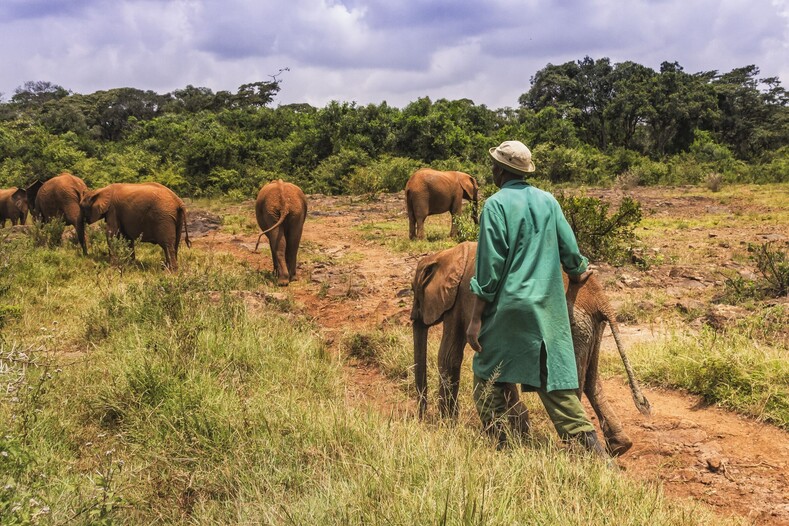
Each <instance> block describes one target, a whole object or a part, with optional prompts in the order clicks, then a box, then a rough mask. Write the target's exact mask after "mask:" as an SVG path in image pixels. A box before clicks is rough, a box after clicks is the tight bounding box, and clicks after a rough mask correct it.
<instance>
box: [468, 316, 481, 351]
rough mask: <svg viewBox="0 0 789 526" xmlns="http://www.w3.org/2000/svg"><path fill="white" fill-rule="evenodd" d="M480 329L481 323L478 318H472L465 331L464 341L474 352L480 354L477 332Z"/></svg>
mask: <svg viewBox="0 0 789 526" xmlns="http://www.w3.org/2000/svg"><path fill="white" fill-rule="evenodd" d="M481 328H482V321H481V320H480V319H479V318H472V319H471V321H470V322H469V324H468V328H467V329H466V339H467V340H468V344H469V345H470V346H471V348H472V349H474V352H482V346H481V345H480V344H479V331H480V329H481Z"/></svg>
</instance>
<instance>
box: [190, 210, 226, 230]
mask: <svg viewBox="0 0 789 526" xmlns="http://www.w3.org/2000/svg"><path fill="white" fill-rule="evenodd" d="M186 225H187V228H188V229H189V237H202V236H205V235H208V233H209V232H213V231H214V230H219V227H220V226H222V218H221V217H220V216H219V215H217V214H215V213H213V212H209V211H208V210H199V209H197V210H187V212H186Z"/></svg>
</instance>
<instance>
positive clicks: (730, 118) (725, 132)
mask: <svg viewBox="0 0 789 526" xmlns="http://www.w3.org/2000/svg"><path fill="white" fill-rule="evenodd" d="M757 75H759V68H757V67H756V66H754V65H750V66H745V67H742V68H736V69H733V70H732V71H730V72H729V73H725V74H723V75H720V76H717V77H716V78H715V79H714V80H713V81H712V87H713V89H714V90H715V94H716V95H717V102H718V107H719V108H720V111H721V118H720V120H719V121H718V127H717V130H718V134H719V137H720V139H721V140H722V141H723V142H725V143H726V144H728V145H730V147H731V148H732V150H733V151H734V153H735V155H736V156H737V157H739V158H740V159H754V158H756V157H757V156H759V155H761V154H762V153H763V152H764V151H765V150H768V149H778V148H780V147H781V146H784V145H787V144H789V109H788V108H787V94H786V90H784V89H783V88H782V87H781V83H780V81H779V80H778V79H777V78H775V77H771V78H767V79H757Z"/></svg>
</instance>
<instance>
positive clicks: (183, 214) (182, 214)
mask: <svg viewBox="0 0 789 526" xmlns="http://www.w3.org/2000/svg"><path fill="white" fill-rule="evenodd" d="M178 216H179V218H178V223H179V224H181V225H183V226H184V242H186V247H187V248H192V241H191V240H190V239H189V227H187V226H186V223H187V222H186V208H185V207H183V206H182V207H181V208H179V209H178Z"/></svg>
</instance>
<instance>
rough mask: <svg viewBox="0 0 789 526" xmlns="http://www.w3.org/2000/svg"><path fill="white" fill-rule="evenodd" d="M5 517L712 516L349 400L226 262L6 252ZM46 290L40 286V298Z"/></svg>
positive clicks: (332, 365) (11, 247)
mask: <svg viewBox="0 0 789 526" xmlns="http://www.w3.org/2000/svg"><path fill="white" fill-rule="evenodd" d="M0 250H2V252H0V269H2V270H0V293H1V295H0V303H2V304H5V305H14V306H18V307H20V314H19V316H18V317H17V318H15V319H11V320H10V321H8V322H7V324H6V325H5V327H4V328H3V337H2V341H1V342H0V384H2V389H0V393H2V394H0V482H1V483H2V486H0V517H3V521H2V522H3V523H4V524H29V523H42V524H63V523H69V524H110V523H118V524H140V523H201V524H204V523H208V524H211V523H216V524H228V523H242V524H338V523H340V524H342V523H349V524H436V523H439V524H472V523H473V524H552V525H553V524H584V525H586V524H604V523H606V524H646V523H649V524H707V523H712V522H716V523H719V522H722V521H721V520H720V519H719V518H713V517H711V516H710V515H709V514H707V513H706V512H705V511H704V510H703V509H697V508H695V507H691V506H690V505H686V504H682V503H677V502H670V501H667V500H666V499H665V497H664V496H663V494H662V492H661V491H660V489H659V488H655V487H650V486H645V485H641V484H636V483H634V482H633V481H632V480H629V479H627V478H625V477H624V476H622V475H620V474H616V473H611V472H608V471H606V470H604V469H602V468H601V466H600V465H598V464H597V463H595V462H592V461H588V460H586V459H583V458H572V457H569V456H568V455H567V454H566V453H564V452H561V451H557V450H556V449H554V448H552V447H550V446H549V445H548V446H544V445H537V446H536V447H534V448H528V447H527V448H517V449H513V450H510V451H505V452H497V451H495V449H493V448H492V447H491V446H490V444H489V443H488V442H487V441H485V440H483V439H481V438H480V436H479V435H478V434H477V433H476V432H475V431H473V430H471V429H469V428H467V427H465V426H458V427H444V426H437V427H432V426H427V425H421V424H419V423H418V422H415V421H413V420H410V419H407V420H397V419H390V418H387V417H385V416H382V415H380V414H378V413H374V412H364V411H359V410H356V409H353V408H349V407H347V406H346V404H345V399H344V389H343V385H342V375H341V371H340V367H341V364H340V363H338V362H337V360H336V358H334V357H332V356H330V355H328V354H327V353H326V352H325V349H324V347H323V345H322V342H321V341H320V340H319V338H318V337H317V333H316V331H315V329H314V327H311V326H310V325H309V323H308V322H306V321H305V320H303V319H301V318H299V317H298V316H296V315H293V314H292V313H289V312H288V311H287V308H286V307H281V306H280V307H277V306H275V305H264V306H262V307H261V308H260V309H257V308H256V309H248V308H247V307H246V306H245V304H244V302H243V299H242V297H243V294H241V293H239V292H238V291H244V290H258V289H259V287H261V286H262V287H263V288H264V289H265V285H263V284H261V276H260V275H259V274H255V273H251V272H249V271H248V270H246V269H244V268H243V267H241V266H239V265H238V264H237V263H235V262H234V261H232V260H229V259H225V258H222V257H221V256H217V255H208V254H203V253H200V252H198V251H196V250H193V251H188V250H184V251H183V252H182V255H181V265H182V270H181V273H180V274H178V275H169V274H166V273H164V272H162V271H161V270H160V269H159V268H158V267H159V262H160V260H161V254H160V253H159V251H158V250H156V249H151V250H148V249H145V250H141V251H140V252H139V254H138V257H140V259H141V265H133V266H127V267H123V268H120V269H118V268H114V267H110V266H108V265H107V264H106V263H105V262H104V261H103V259H102V257H101V255H100V254H98V255H97V251H98V249H97V248H96V249H94V255H93V256H91V257H90V258H88V259H85V258H82V257H80V256H79V255H78V253H77V251H76V250H75V249H74V248H72V247H64V248H60V249H54V250H50V249H40V248H33V247H32V246H30V245H29V243H28V241H27V240H24V239H22V240H18V241H14V242H11V243H4V244H3V245H2V248H0ZM42 291H46V294H42Z"/></svg>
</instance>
